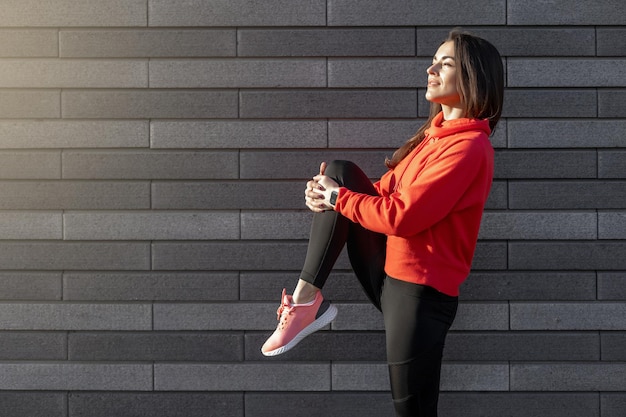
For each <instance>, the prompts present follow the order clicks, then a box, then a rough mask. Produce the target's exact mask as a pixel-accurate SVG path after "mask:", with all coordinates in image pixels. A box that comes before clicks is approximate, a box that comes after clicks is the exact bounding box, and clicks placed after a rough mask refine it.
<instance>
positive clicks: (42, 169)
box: [0, 152, 61, 179]
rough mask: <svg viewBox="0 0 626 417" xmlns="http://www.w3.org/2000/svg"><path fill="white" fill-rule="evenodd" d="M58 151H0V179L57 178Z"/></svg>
mask: <svg viewBox="0 0 626 417" xmlns="http://www.w3.org/2000/svg"><path fill="white" fill-rule="evenodd" d="M60 156H61V155H60V153H59V152H0V178H2V179H59V178H60V175H59V174H60V169H61V158H60Z"/></svg>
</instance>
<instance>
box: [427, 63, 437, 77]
mask: <svg viewBox="0 0 626 417" xmlns="http://www.w3.org/2000/svg"><path fill="white" fill-rule="evenodd" d="M438 71H439V67H438V64H432V65H431V66H430V67H428V68H426V73H427V74H429V75H430V74H433V75H435V74H437V72H438Z"/></svg>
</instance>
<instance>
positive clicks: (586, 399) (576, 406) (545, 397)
mask: <svg viewBox="0 0 626 417" xmlns="http://www.w3.org/2000/svg"><path fill="white" fill-rule="evenodd" d="M439 413H440V414H443V415H447V416H452V417H461V416H462V417H502V416H507V417H527V416H542V417H600V407H599V405H598V394H596V393H580V392H577V393H548V392H529V393H525V392H506V393H503V392H502V393H501V392H498V393H494V392H464V393H447V392H445V393H442V394H441V395H440V397H439Z"/></svg>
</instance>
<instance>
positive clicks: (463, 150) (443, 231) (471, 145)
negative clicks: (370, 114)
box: [335, 113, 494, 296]
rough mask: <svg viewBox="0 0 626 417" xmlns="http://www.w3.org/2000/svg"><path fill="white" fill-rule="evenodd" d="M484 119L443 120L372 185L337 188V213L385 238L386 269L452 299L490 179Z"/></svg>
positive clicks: (464, 270)
mask: <svg viewBox="0 0 626 417" xmlns="http://www.w3.org/2000/svg"><path fill="white" fill-rule="evenodd" d="M490 133H491V129H490V128H489V123H488V121H487V120H479V119H467V118H462V119H454V120H447V121H445V120H443V113H439V114H438V115H437V116H436V117H435V118H434V119H433V121H432V123H431V126H430V127H429V128H428V130H427V131H426V137H425V138H424V140H423V141H422V142H421V143H420V144H419V145H418V146H417V147H416V148H415V149H414V150H413V151H412V152H411V153H409V154H408V155H407V156H406V157H405V158H404V159H403V160H402V161H401V162H400V163H399V164H398V165H397V166H396V167H395V168H394V169H392V170H389V171H388V172H387V173H386V174H385V175H383V176H382V178H381V179H380V181H378V182H376V183H375V184H374V186H375V187H376V190H377V191H378V194H379V196H370V195H366V194H360V193H356V192H353V191H350V190H348V189H347V188H345V187H342V188H340V190H339V194H338V196H337V201H336V205H335V210H337V211H338V212H340V213H341V214H342V215H344V216H345V217H347V218H349V219H350V220H352V221H353V222H356V223H359V224H361V225H362V226H363V227H365V228H367V229H369V230H373V231H375V232H379V233H384V234H386V235H387V236H388V238H387V258H386V263H385V272H386V273H387V274H388V275H389V276H391V277H394V278H397V279H400V280H403V281H408V282H413V283H416V284H422V285H428V286H431V287H433V288H435V289H437V290H438V291H440V292H443V293H445V294H448V295H451V296H457V295H458V294H459V286H460V285H461V283H462V282H463V281H464V280H465V279H466V278H467V276H468V275H469V271H470V267H471V264H472V258H473V256H474V250H475V248H476V240H477V238H478V231H479V228H480V220H481V217H482V213H483V208H484V206H485V201H486V200H487V196H488V195H489V190H490V188H491V182H492V179H493V154H494V152H493V148H492V147H491V143H490V142H489V134H490Z"/></svg>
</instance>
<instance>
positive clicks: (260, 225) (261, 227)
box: [241, 211, 313, 240]
mask: <svg viewBox="0 0 626 417" xmlns="http://www.w3.org/2000/svg"><path fill="white" fill-rule="evenodd" d="M312 218H313V216H312V213H310V212H309V213H307V212H275V211H259V212H243V213H241V239H244V240H245V239H250V240H257V239H289V240H293V239H308V238H309V234H310V231H311V220H312Z"/></svg>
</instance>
